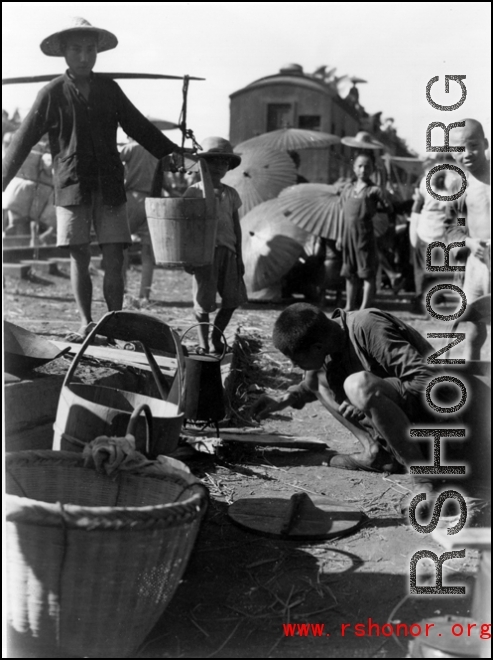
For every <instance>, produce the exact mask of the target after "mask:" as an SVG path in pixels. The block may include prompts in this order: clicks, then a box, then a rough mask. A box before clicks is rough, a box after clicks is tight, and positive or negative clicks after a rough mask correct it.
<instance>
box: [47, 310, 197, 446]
mask: <svg viewBox="0 0 493 660" xmlns="http://www.w3.org/2000/svg"><path fill="white" fill-rule="evenodd" d="M97 334H101V335H106V336H108V337H112V338H114V339H121V340H123V341H139V342H140V343H141V344H142V346H143V347H144V351H145V354H146V357H147V359H148V361H149V365H150V367H151V371H152V374H153V376H154V380H155V382H156V385H157V388H158V391H159V393H160V395H161V399H157V398H154V397H150V396H146V395H144V394H139V393H134V392H127V391H125V390H119V389H116V388H111V387H104V386H101V385H87V384H84V383H74V382H72V381H73V377H74V374H75V370H76V368H77V365H78V364H79V361H80V359H81V358H82V356H83V354H84V352H85V350H86V348H87V346H88V345H89V344H90V343H91V341H92V339H93V337H94V336H95V335H97ZM151 348H152V349H154V350H160V351H163V352H166V353H168V354H174V355H176V361H177V370H176V376H175V379H174V381H173V383H172V385H171V389H169V388H168V389H167V390H166V385H165V383H164V379H163V378H162V377H161V376H162V375H161V373H160V371H159V367H158V365H157V363H156V361H155V358H154V356H153V354H152V353H151V350H150V349H151ZM184 365H185V358H184V356H183V352H182V349H181V343H180V340H179V338H178V336H177V335H176V333H175V332H174V331H173V330H171V328H170V327H169V326H168V325H167V324H166V323H164V322H163V321H161V320H159V319H157V318H156V317H153V316H150V315H149V314H142V313H141V312H131V311H120V312H109V313H108V314H106V315H105V316H104V317H103V318H102V319H101V320H100V321H99V323H98V324H97V325H96V327H95V328H94V329H93V331H92V332H91V333H90V334H89V335H88V336H87V338H86V340H85V341H84V343H83V344H82V346H81V348H80V351H79V352H78V354H77V355H76V357H75V359H74V361H73V362H72V365H71V366H70V369H69V370H68V371H67V374H66V376H65V380H64V382H63V385H62V391H61V394H60V399H59V402H58V409H57V415H56V420H55V424H54V430H55V434H54V440H53V449H55V450H66V451H78V452H81V451H83V449H84V446H85V444H86V443H88V442H91V441H92V440H94V438H96V437H98V436H100V435H107V436H117V437H120V436H122V435H125V428H126V427H127V425H128V422H129V420H130V417H131V415H132V413H133V411H134V410H135V409H137V408H138V407H140V406H141V405H142V404H147V405H148V406H149V408H150V411H151V413H152V417H153V433H152V437H151V438H150V442H149V451H148V452H147V453H148V455H149V456H151V457H155V456H157V455H159V454H170V453H172V452H173V451H174V450H175V449H176V447H177V445H178V440H179V436H180V431H181V427H182V424H183V412H182V407H183V403H184V394H185V374H184ZM135 436H136V439H137V443H138V447H139V449H140V447H141V446H142V445H143V443H144V442H145V436H146V427H145V424H144V420H143V418H140V419H139V420H138V422H137V426H136V432H135Z"/></svg>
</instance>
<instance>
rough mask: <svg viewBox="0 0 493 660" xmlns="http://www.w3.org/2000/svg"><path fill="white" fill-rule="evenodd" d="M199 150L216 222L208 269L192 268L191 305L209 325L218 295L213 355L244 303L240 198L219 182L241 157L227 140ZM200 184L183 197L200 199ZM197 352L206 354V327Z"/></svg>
mask: <svg viewBox="0 0 493 660" xmlns="http://www.w3.org/2000/svg"><path fill="white" fill-rule="evenodd" d="M202 148H203V151H201V152H199V153H198V156H199V157H200V158H204V159H205V160H206V162H207V165H208V168H209V173H210V175H211V179H212V184H213V186H214V194H215V197H216V212H217V219H218V226H217V236H216V249H215V252H214V261H213V263H212V264H211V265H209V266H200V267H196V268H194V269H193V305H194V311H195V317H196V319H197V321H198V322H199V323H209V314H210V313H211V312H213V311H214V310H215V309H216V293H219V295H220V296H221V303H222V304H221V309H220V310H219V312H218V313H217V315H216V318H215V320H214V327H213V329H212V334H211V341H212V347H213V350H214V353H222V352H223V350H224V348H225V346H224V343H223V340H222V332H224V330H225V328H226V327H227V325H228V323H229V322H230V320H231V317H232V316H233V312H234V311H235V309H236V308H237V307H239V306H240V305H242V304H243V303H245V302H246V301H247V293H246V288H245V283H244V281H243V275H244V273H245V267H244V265H243V258H242V255H241V227H240V219H239V216H238V209H239V208H240V206H241V199H240V196H239V195H238V193H237V192H236V190H235V189H234V188H231V187H230V186H227V185H225V184H224V183H222V182H221V179H222V178H223V177H224V176H225V175H226V173H227V172H228V170H231V169H234V168H235V167H237V166H238V165H239V164H240V163H241V158H240V156H238V155H237V154H235V153H233V148H232V147H231V144H230V143H229V142H228V140H225V139H224V138H220V137H209V138H206V139H205V140H203V142H202ZM203 196H204V189H203V185H202V182H199V183H196V184H194V185H193V186H191V187H190V188H189V189H188V190H187V191H186V192H185V195H184V197H203ZM198 338H199V352H201V353H208V352H209V327H208V326H207V325H200V326H199V331H198Z"/></svg>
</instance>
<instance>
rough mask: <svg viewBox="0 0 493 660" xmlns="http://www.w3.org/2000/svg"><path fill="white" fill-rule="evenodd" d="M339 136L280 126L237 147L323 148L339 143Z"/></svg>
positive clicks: (287, 149)
mask: <svg viewBox="0 0 493 660" xmlns="http://www.w3.org/2000/svg"><path fill="white" fill-rule="evenodd" d="M340 142H341V138H339V137H337V135H332V134H331V133H321V132H320V131H309V130H307V129H305V128H280V129H279V130H277V131H269V132H268V133H263V134H262V135H256V136H255V137H253V138H250V139H249V140H245V141H244V142H241V143H240V144H239V145H237V147H236V148H237V149H243V148H244V147H250V146H265V147H271V148H273V149H280V150H281V151H290V150H292V149H293V150H295V151H296V150H298V149H324V148H325V147H330V146H331V145H332V144H340Z"/></svg>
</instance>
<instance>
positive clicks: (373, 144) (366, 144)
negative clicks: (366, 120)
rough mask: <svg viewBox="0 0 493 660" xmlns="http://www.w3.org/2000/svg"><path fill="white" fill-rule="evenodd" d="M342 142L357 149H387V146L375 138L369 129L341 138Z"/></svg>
mask: <svg viewBox="0 0 493 660" xmlns="http://www.w3.org/2000/svg"><path fill="white" fill-rule="evenodd" d="M341 142H342V144H345V145H346V147H353V148H355V149H385V146H384V145H383V144H382V143H381V142H379V141H378V140H375V138H373V137H372V136H371V135H370V134H369V133H368V132H367V131H360V132H359V133H357V134H356V136H354V137H349V136H348V137H343V138H341Z"/></svg>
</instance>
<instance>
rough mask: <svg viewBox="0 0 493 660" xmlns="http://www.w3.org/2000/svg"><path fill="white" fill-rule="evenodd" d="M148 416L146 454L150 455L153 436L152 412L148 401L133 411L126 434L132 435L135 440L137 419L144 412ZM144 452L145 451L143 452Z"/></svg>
mask: <svg viewBox="0 0 493 660" xmlns="http://www.w3.org/2000/svg"><path fill="white" fill-rule="evenodd" d="M142 412H143V413H144V415H145V418H146V444H145V454H146V455H148V454H149V452H150V450H151V438H152V424H153V421H152V412H151V409H150V408H149V405H148V404H147V403H141V404H140V406H137V408H135V410H134V411H133V413H132V414H131V415H130V419H129V422H128V426H127V433H126V436H129V435H130V436H132V439H133V440H135V427H136V425H137V421H138V419H139V417H140V415H141V414H142ZM143 453H144V452H143Z"/></svg>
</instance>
